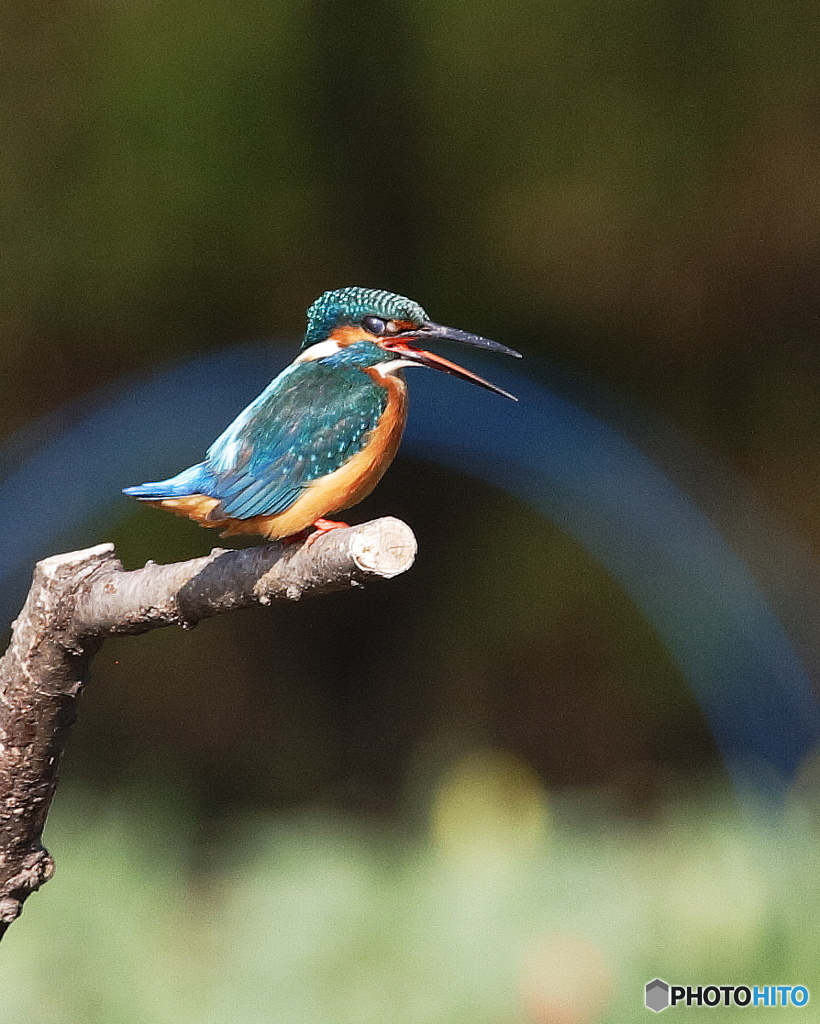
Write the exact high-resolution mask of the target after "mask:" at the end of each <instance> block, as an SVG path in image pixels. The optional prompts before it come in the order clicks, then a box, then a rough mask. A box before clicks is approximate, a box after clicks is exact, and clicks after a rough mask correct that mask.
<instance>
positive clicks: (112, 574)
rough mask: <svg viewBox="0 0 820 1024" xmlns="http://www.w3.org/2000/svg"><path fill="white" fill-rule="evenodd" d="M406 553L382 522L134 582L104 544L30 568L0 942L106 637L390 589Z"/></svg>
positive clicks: (408, 559) (406, 535)
mask: <svg viewBox="0 0 820 1024" xmlns="http://www.w3.org/2000/svg"><path fill="white" fill-rule="evenodd" d="M415 553H416V541H415V538H414V536H413V533H412V531H411V530H410V528H409V527H408V526H406V525H405V524H404V523H402V522H400V521H399V520H398V519H392V518H386V519H377V520H374V521H373V522H370V523H364V524H363V525H361V526H353V527H350V528H349V529H345V530H333V531H332V532H330V533H328V534H325V535H324V536H321V537H318V538H317V539H316V542H315V543H313V544H311V545H308V544H302V545H296V544H289V545H281V544H266V545H263V546H261V547H255V548H246V549H244V550H239V551H237V550H230V551H226V550H222V549H215V550H214V551H212V552H211V553H210V555H207V556H206V557H204V558H194V559H191V560H190V561H188V562H177V563H175V564H173V565H154V564H153V563H150V562H149V563H148V565H146V566H145V568H143V569H137V570H135V571H134V572H125V571H124V569H123V567H122V564H121V563H120V561H119V559H118V558H117V557H116V555H115V554H114V548H113V545H111V544H101V545H99V546H98V547H95V548H88V549H87V550H85V551H73V552H71V553H70V554H65V555H54V556H53V557H51V558H46V559H44V560H43V561H42V562H38V563H37V566H36V567H35V570H34V579H33V582H32V586H31V590H30V591H29V594H28V597H27V599H26V603H25V605H24V607H23V610H22V611H21V613H20V615H19V617H18V618H17V620H16V621H15V622H14V623H13V626H12V638H11V642H10V643H9V646H8V649H7V650H6V653H5V654H4V655H3V657H2V659H0V938H2V936H3V935H4V934H5V931H6V929H7V928H8V926H9V925H10V924H11V922H12V921H14V920H15V919H16V918H17V917H18V916H19V915H20V912H21V910H22V906H23V903H24V901H25V900H26V899H27V898H28V896H29V895H31V893H32V892H34V891H35V890H36V889H38V888H39V887H40V886H41V885H42V884H43V883H44V882H47V881H48V879H49V878H50V877H51V875H52V874H53V872H54V862H53V860H52V858H51V856H50V854H49V853H48V851H47V850H45V849H44V848H43V846H42V845H41V841H40V840H41V836H42V833H43V827H44V825H45V822H46V816H47V815H48V810H49V807H50V805H51V800H52V797H53V796H54V791H55V789H56V787H57V778H58V771H59V763H60V756H61V754H62V752H63V750H64V748H65V745H66V742H67V740H68V736H69V733H70V731H71V727H72V725H73V724H74V720H75V717H76V707H77V701H78V699H79V696H80V692H81V691H82V687H83V683H84V681H85V678H86V675H87V673H88V668H89V665H90V663H91V659H92V658H93V657H94V655H95V654H96V653H97V651H98V650H99V648H100V646H101V644H102V642H103V641H104V640H105V638H106V637H109V636H122V635H126V634H136V633H145V632H146V631H148V630H149V629H156V628H158V627H160V626H172V625H180V626H183V627H191V626H195V625H196V624H197V623H198V622H200V621H201V620H202V619H205V618H208V617H210V616H212V615H218V614H219V613H220V612H224V611H230V610H232V609H234V608H249V607H251V606H253V605H260V604H262V605H265V604H270V603H271V602H272V601H276V600H291V601H298V600H299V599H300V598H302V597H305V596H309V595H310V596H312V595H315V594H326V593H329V592H330V591H333V590H343V589H345V588H347V587H355V586H360V585H361V584H363V583H365V582H367V581H370V580H374V579H390V578H391V577H392V576H396V575H398V574H399V573H402V572H405V571H406V570H407V569H409V568H410V566H411V565H412V564H413V559H414V557H415Z"/></svg>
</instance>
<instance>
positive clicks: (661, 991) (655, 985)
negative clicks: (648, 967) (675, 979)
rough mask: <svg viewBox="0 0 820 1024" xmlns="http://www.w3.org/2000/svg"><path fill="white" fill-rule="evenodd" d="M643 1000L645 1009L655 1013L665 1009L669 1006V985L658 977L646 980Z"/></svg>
mask: <svg viewBox="0 0 820 1024" xmlns="http://www.w3.org/2000/svg"><path fill="white" fill-rule="evenodd" d="M644 1002H645V1003H646V1008H647V1010H654V1012H655V1013H660V1012H661V1010H665V1009H666V1008H667V1006H669V986H668V985H667V984H666V982H665V981H661V979H660V978H654V979H653V980H652V981H650V982H647V985H646V991H645V993H644Z"/></svg>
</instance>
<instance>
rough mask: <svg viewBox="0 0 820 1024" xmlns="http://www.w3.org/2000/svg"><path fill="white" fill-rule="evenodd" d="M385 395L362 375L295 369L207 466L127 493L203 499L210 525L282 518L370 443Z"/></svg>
mask: <svg viewBox="0 0 820 1024" xmlns="http://www.w3.org/2000/svg"><path fill="white" fill-rule="evenodd" d="M387 397H388V395H387V391H386V389H385V388H383V387H382V386H380V385H379V384H378V383H376V382H375V381H374V380H373V379H372V378H371V377H369V376H368V375H367V374H366V373H363V372H362V371H361V370H360V369H358V368H355V367H350V368H347V369H341V368H339V367H333V368H330V367H325V366H323V365H322V364H321V363H320V362H317V361H310V362H304V363H294V364H293V365H291V366H289V367H288V368H287V369H286V370H284V371H283V372H282V373H281V374H280V375H279V376H278V377H277V378H276V380H274V381H273V382H272V383H271V384H270V385H269V386H268V387H267V388H266V389H265V390H264V391H263V392H262V394H261V395H260V396H259V397H258V398H257V399H256V400H255V401H253V402H252V403H251V404H250V405H249V406H248V407H247V408H246V409H245V410H244V411H243V412H241V413H240V414H239V416H237V418H236V419H235V420H234V421H233V423H232V424H231V425H230V426H229V427H228V429H227V430H225V432H224V433H223V434H222V435H221V436H220V437H219V438H217V440H216V441H214V443H213V444H212V445H211V447H210V448H209V449H208V454H207V457H206V459H205V461H204V462H202V463H200V464H199V465H197V466H192V467H191V468H190V469H187V470H185V471H184V472H183V473H180V474H179V475H178V476H176V477H173V478H172V479H171V480H164V481H161V482H159V483H157V484H141V485H140V486H138V487H129V488H128V489H127V490H126V492H125V493H126V494H130V495H131V496H133V497H135V498H142V499H143V500H153V501H156V500H159V499H160V498H168V497H181V496H182V495H183V494H194V493H198V494H206V495H208V496H209V497H212V498H218V499H219V505H218V506H217V507H216V508H215V509H214V510H213V511H212V512H211V514H210V517H209V518H211V519H214V520H218V519H223V518H231V519H250V518H251V517H253V516H258V515H277V514H278V513H280V512H284V511H285V509H287V508H289V507H290V506H291V505H292V504H293V503H294V502H295V501H296V499H297V498H298V497H299V495H300V493H301V492H302V490H303V489H304V488H305V487H306V486H307V485H308V484H309V483H310V482H311V480H316V479H318V478H319V477H322V476H327V475H328V474H329V473H332V472H334V470H336V469H338V468H339V467H340V466H342V465H344V463H345V462H347V460H348V459H349V458H351V457H352V456H353V455H355V454H356V452H358V451H360V450H361V448H362V447H363V446H364V445H365V444H366V443H367V435H368V433H369V432H370V431H371V430H372V429H373V428H374V427H375V426H376V424H377V423H378V421H379V417H380V416H381V415H382V413H383V412H384V409H385V406H386V404H387Z"/></svg>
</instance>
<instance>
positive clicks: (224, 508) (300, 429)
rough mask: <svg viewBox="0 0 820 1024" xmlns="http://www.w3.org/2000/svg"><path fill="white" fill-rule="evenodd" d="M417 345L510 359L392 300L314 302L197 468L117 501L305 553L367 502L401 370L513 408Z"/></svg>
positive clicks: (396, 410)
mask: <svg viewBox="0 0 820 1024" xmlns="http://www.w3.org/2000/svg"><path fill="white" fill-rule="evenodd" d="M428 341H455V342H462V343H464V344H467V345H475V346H477V347H479V348H484V349H490V350H491V351H493V352H502V353H504V354H505V355H508V356H516V357H519V358H520V353H518V352H515V351H514V350H513V349H511V348H507V347H506V346H505V345H500V344H499V343H498V342H495V341H490V340H489V339H488V338H482V337H479V336H478V335H476V334H470V333H468V332H467V331H460V330H455V329H453V328H450V327H443V326H442V325H441V324H437V323H433V322H432V321H431V320H430V318H429V317H428V316H427V314H426V313H425V311H424V310H423V309H422V307H421V306H420V305H419V304H418V303H417V302H413V301H412V300H411V299H407V298H405V297H404V296H402V295H395V294H393V293H392V292H387V291H380V290H376V289H371V288H338V289H336V290H334V291H328V292H325V293H324V294H323V295H321V296H320V297H319V298H318V299H317V300H316V301H315V302H314V303H313V305H312V306H311V307H310V308H309V309H308V312H307V331H306V332H305V337H304V341H303V343H302V347H301V350H300V352H299V355H298V356H297V357H296V359H295V360H294V361H293V362H292V363H291V364H290V366H288V367H286V368H285V369H284V370H283V371H282V372H281V373H280V374H279V376H278V377H276V378H274V380H273V381H271V383H270V384H269V385H268V386H267V387H266V388H265V390H264V391H263V392H262V393H261V394H260V395H259V397H258V398H256V399H254V401H252V402H251V403H250V405H249V406H248V407H247V408H246V409H244V410H243V411H242V412H241V413H240V414H239V415H238V416H237V417H236V419H235V420H234V421H233V423H231V424H230V426H229V427H228V428H227V429H226V430H225V431H224V432H223V433H222V434H221V435H220V436H219V437H218V438H217V439H216V441H214V443H213V444H212V445H211V447H210V448H209V449H208V451H207V453H206V455H205V459H204V461H203V462H198V463H197V464H196V465H195V466H191V467H190V468H188V469H185V470H183V471H182V472H181V473H178V474H177V475H176V476H174V477H171V478H170V479H169V480H161V481H159V482H157V483H145V484H139V485H137V486H135V487H126V488H125V489H124V491H123V493H124V494H127V495H129V496H131V497H133V498H137V499H138V500H139V501H142V502H144V503H145V504H147V505H152V506H154V507H156V508H164V509H167V510H168V511H169V512H173V513H175V514H176V515H180V516H186V517H187V518H188V519H192V520H194V521H195V522H197V523H199V524H200V525H202V526H206V527H216V528H221V530H222V536H223V537H225V536H229V535H232V534H253V535H257V536H262V537H265V538H267V539H268V540H284V539H286V538H295V537H300V536H307V539H308V541H309V542H310V543H312V542H313V541H314V540H315V539H316V538H317V537H319V536H321V535H322V534H323V533H326V532H327V531H329V530H334V529H338V528H340V527H344V526H346V525H347V524H346V523H342V522H338V521H335V520H332V519H329V518H326V517H328V516H330V515H333V514H336V513H338V512H341V511H342V510H343V509H346V508H349V507H350V506H351V505H355V504H356V503H357V502H359V501H361V500H362V499H363V498H365V497H366V496H367V495H368V494H370V492H371V491H372V490H373V488H374V487H375V486H376V484H377V483H378V482H379V480H380V479H381V477H382V475H383V474H384V472H385V470H386V469H387V467H388V466H389V465H390V463H391V462H392V461H393V458H394V456H395V455H396V451H397V450H398V447H399V442H400V440H401V436H402V432H403V431H404V425H405V421H406V419H407V385H406V383H405V380H404V376H403V370H404V369H405V368H406V367H410V366H429V367H433V368H434V369H436V370H442V371H443V372H444V373H448V374H452V375H453V376H454V377H460V378H461V379H462V380H467V381H471V382H472V383H473V384H478V385H479V386H481V387H483V388H487V389H488V390H489V391H494V392H495V393H496V394H499V395H503V396H504V397H505V398H510V399H512V400H513V401H516V398H515V396H514V395H511V394H509V393H508V392H506V391H504V390H502V389H501V388H499V387H496V385H495V384H491V383H490V382H489V381H487V380H484V379H483V378H482V377H479V376H478V375H477V374H475V373H472V372H471V371H470V370H466V369H464V368H463V367H461V366H458V365H457V364H456V363H451V362H450V361H449V360H448V359H445V358H443V357H442V356H439V355H436V354H434V353H433V352H429V351H427V350H426V349H425V348H423V347H420V345H423V344H425V343H427V342H428ZM311 527H313V528H314V530H313V532H312V533H310V534H309V535H308V534H307V531H308V530H309V529H310V528H311Z"/></svg>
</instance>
